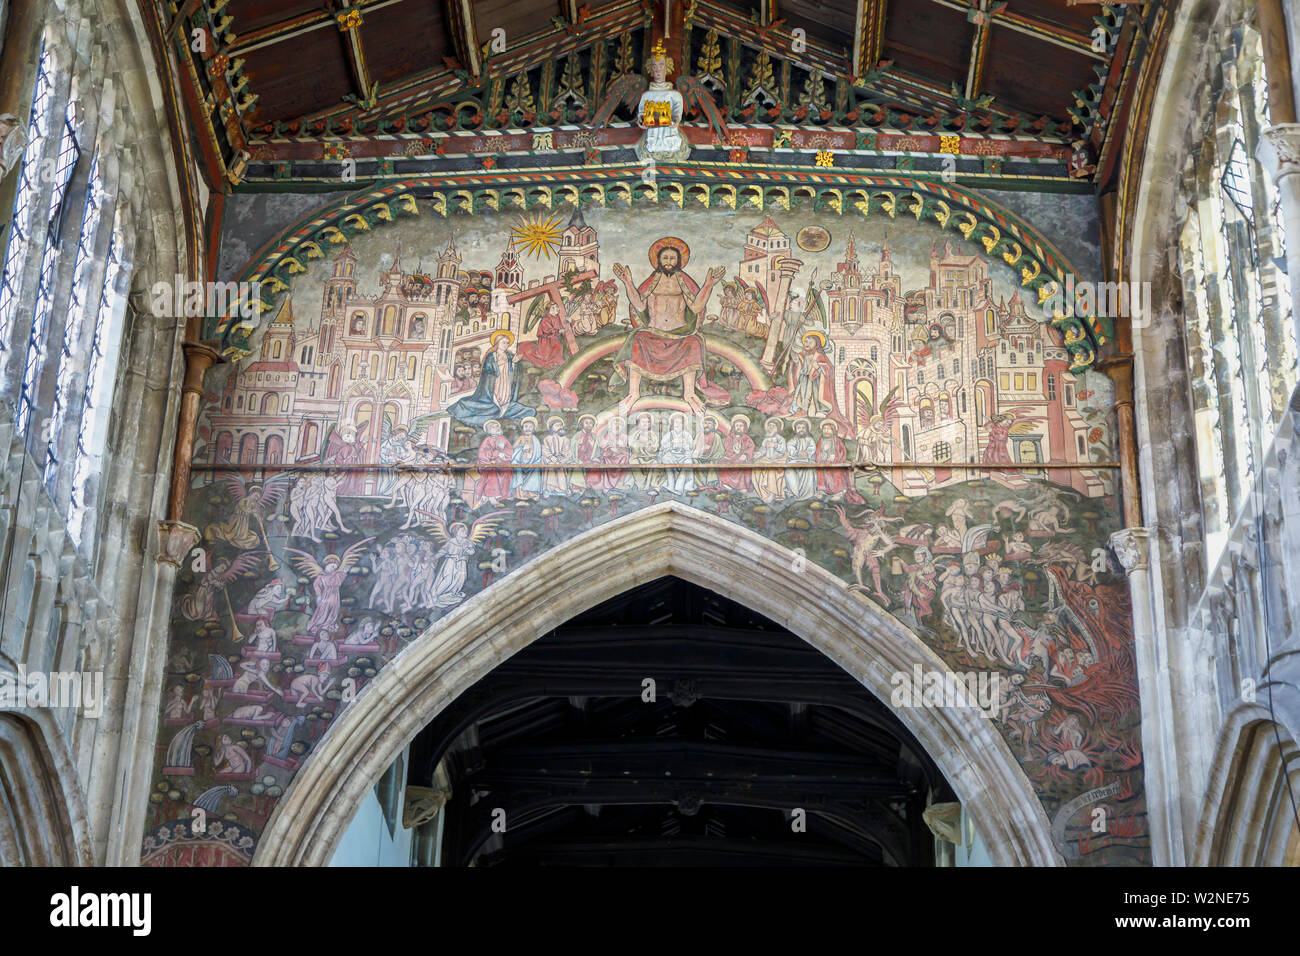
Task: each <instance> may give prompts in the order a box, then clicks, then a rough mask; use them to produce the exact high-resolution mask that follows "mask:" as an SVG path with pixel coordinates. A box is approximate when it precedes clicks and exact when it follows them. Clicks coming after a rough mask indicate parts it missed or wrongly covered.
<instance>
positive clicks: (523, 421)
mask: <svg viewBox="0 0 1300 956" xmlns="http://www.w3.org/2000/svg"><path fill="white" fill-rule="evenodd" d="M529 422H532V423H533V427H534V428H536V427H537V417H536V416H534V415H529V416H527V417H526V418H521V419H519V430H520V431H523V430H524V426H525V425H527V424H528V423H529Z"/></svg>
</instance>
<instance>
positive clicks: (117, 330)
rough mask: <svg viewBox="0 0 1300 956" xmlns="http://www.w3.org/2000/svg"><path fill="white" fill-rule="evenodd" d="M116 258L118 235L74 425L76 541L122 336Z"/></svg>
mask: <svg viewBox="0 0 1300 956" xmlns="http://www.w3.org/2000/svg"><path fill="white" fill-rule="evenodd" d="M121 268H122V265H121V262H120V260H119V257H118V234H117V232H116V230H115V231H114V232H113V234H112V236H111V237H110V238H109V245H108V262H107V264H106V265H105V268H104V281H103V283H102V284H101V286H100V288H99V297H98V302H97V303H96V308H95V318H94V322H95V325H94V331H93V332H92V334H91V340H90V354H89V355H88V356H87V360H86V379H85V387H84V390H83V392H82V400H81V420H80V422H78V425H77V450H76V456H75V460H74V461H73V466H72V501H71V503H70V504H69V507H68V533H69V534H71V535H72V539H73V540H74V541H76V542H78V543H80V541H81V537H82V525H83V524H84V522H85V517H86V512H87V510H88V507H87V506H88V500H87V499H88V497H89V494H90V491H91V489H90V488H88V483H89V481H90V479H91V478H92V477H93V476H94V475H95V474H97V473H98V471H99V461H100V458H101V456H102V455H103V451H104V443H105V438H106V437H107V431H108V405H109V399H110V398H111V397H112V391H113V379H114V378H115V377H116V371H117V356H118V348H117V346H118V341H119V340H120V338H121V331H122V328H121V314H122V306H123V303H122V298H121V296H120V295H118V293H117V281H118V275H119V273H120V272H121Z"/></svg>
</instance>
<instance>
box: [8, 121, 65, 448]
mask: <svg viewBox="0 0 1300 956" xmlns="http://www.w3.org/2000/svg"><path fill="white" fill-rule="evenodd" d="M72 113H73V105H72V104H71V103H69V104H68V109H67V112H66V113H65V115H64V118H63V129H62V133H61V136H60V138H59V152H58V156H57V158H56V159H55V162H54V174H53V190H52V192H51V195H50V218H49V222H48V224H47V227H46V230H45V248H44V249H43V250H42V252H41V271H40V278H39V280H38V282H37V285H36V308H35V310H34V313H33V316H32V330H31V334H30V335H29V336H28V338H27V357H26V359H25V361H24V362H23V380H22V386H21V388H20V390H19V394H18V422H17V424H18V431H19V432H20V433H21V434H23V435H27V434H28V433H29V432H30V430H31V425H32V417H33V412H34V411H35V408H36V404H37V395H36V392H37V389H38V388H39V387H40V380H41V369H42V367H43V366H44V364H45V349H46V344H47V342H48V340H49V334H48V333H49V323H50V318H51V316H52V315H53V312H54V280H55V271H56V268H57V265H58V260H59V238H60V233H61V232H62V229H63V220H64V218H65V216H66V214H67V208H66V200H67V197H68V184H69V183H70V182H71V181H72V171H73V169H75V168H76V165H77V158H78V156H79V155H80V149H79V148H78V146H77V131H76V129H75V127H74V126H73V117H72Z"/></svg>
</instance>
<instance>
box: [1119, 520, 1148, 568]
mask: <svg viewBox="0 0 1300 956" xmlns="http://www.w3.org/2000/svg"><path fill="white" fill-rule="evenodd" d="M1150 538H1151V532H1150V531H1148V530H1147V529H1146V528H1123V529H1121V530H1119V531H1116V532H1115V533H1114V534H1112V535H1111V536H1110V546H1111V547H1112V548H1113V549H1114V551H1115V557H1117V558H1119V563H1120V564H1122V565H1123V566H1124V571H1125V573H1126V574H1132V573H1133V572H1134V571H1145V570H1146V568H1147V564H1148V555H1149V552H1150Z"/></svg>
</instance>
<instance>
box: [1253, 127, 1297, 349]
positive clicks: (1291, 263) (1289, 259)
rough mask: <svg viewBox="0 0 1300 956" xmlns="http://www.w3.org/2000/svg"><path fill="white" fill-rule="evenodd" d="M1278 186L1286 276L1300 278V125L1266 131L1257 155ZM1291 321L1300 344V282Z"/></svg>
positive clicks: (1294, 294)
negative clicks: (1284, 239) (1284, 240)
mask: <svg viewBox="0 0 1300 956" xmlns="http://www.w3.org/2000/svg"><path fill="white" fill-rule="evenodd" d="M1257 156H1258V158H1259V161H1260V163H1261V164H1262V165H1263V167H1264V169H1265V170H1266V171H1267V172H1268V174H1269V175H1270V176H1272V177H1273V182H1275V183H1276V184H1277V191H1278V198H1279V199H1280V200H1281V203H1282V224H1283V232H1284V234H1285V236H1286V271H1287V275H1289V276H1292V277H1300V123H1279V124H1278V125H1276V126H1270V127H1269V128H1268V129H1266V130H1264V134H1263V136H1262V137H1261V138H1260V143H1259V150H1258V152H1257ZM1291 321H1292V322H1293V323H1295V327H1296V341H1297V342H1300V281H1296V280H1295V278H1293V279H1292V282H1291Z"/></svg>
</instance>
